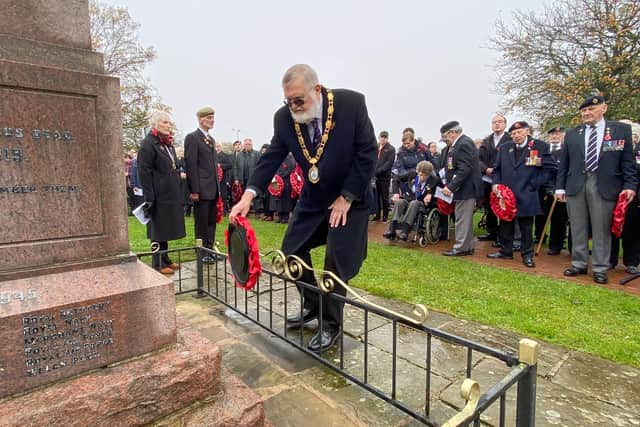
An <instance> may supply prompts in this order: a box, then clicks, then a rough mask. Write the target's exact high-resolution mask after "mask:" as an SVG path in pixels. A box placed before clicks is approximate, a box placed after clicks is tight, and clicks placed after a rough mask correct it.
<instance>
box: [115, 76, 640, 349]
mask: <svg viewBox="0 0 640 427" xmlns="http://www.w3.org/2000/svg"><path fill="white" fill-rule="evenodd" d="M282 89H283V93H284V96H285V100H284V104H285V105H284V106H283V107H281V108H280V109H279V110H278V111H277V112H276V113H275V116H274V136H273V139H272V141H271V143H270V144H265V145H264V146H262V147H261V149H260V151H257V150H255V149H254V147H253V141H252V140H251V139H250V138H247V139H245V140H244V141H243V142H240V141H235V142H234V143H233V150H232V152H230V153H226V152H224V151H223V149H222V145H221V144H219V143H216V142H215V141H214V139H213V137H212V136H211V134H210V133H211V130H212V129H213V127H214V122H215V111H214V110H213V108H211V107H204V108H201V109H200V110H198V111H197V112H196V120H197V129H196V130H194V131H193V132H191V133H190V134H188V135H187V136H186V137H185V140H184V151H182V150H181V149H176V147H175V145H174V141H173V132H172V123H171V117H170V116H169V114H167V113H166V112H161V111H160V112H155V113H154V114H153V115H152V116H151V120H150V128H151V130H150V132H149V134H148V135H146V137H145V138H144V140H143V141H142V142H141V144H140V148H139V151H138V152H137V153H136V152H134V151H131V152H129V153H127V154H126V156H125V161H126V175H127V193H128V196H129V204H130V207H131V209H132V210H133V209H134V208H136V209H141V210H142V211H143V213H144V214H145V216H146V217H147V218H150V221H149V222H148V223H147V236H148V238H149V239H150V240H151V242H153V243H152V245H155V247H156V248H157V249H159V250H160V251H159V252H158V253H157V254H156V255H155V256H154V259H153V267H154V268H156V269H157V270H159V271H160V272H162V273H165V274H172V273H173V272H174V271H175V270H177V269H179V268H180V265H178V264H177V263H175V262H174V261H172V260H171V259H170V257H169V256H168V253H167V252H166V250H167V249H168V241H170V240H176V239H180V238H182V237H184V236H185V222H184V217H185V215H190V214H191V213H192V212H193V216H194V219H195V221H194V223H195V237H196V238H197V239H201V240H202V242H203V245H204V246H205V247H206V248H209V249H212V248H213V245H214V242H215V233H216V224H217V223H218V222H219V221H220V220H221V218H222V217H223V216H224V214H226V213H228V214H229V221H230V223H232V224H236V225H238V223H239V217H246V216H247V215H248V214H249V212H251V211H253V212H254V213H255V214H256V215H257V217H259V218H261V219H263V220H265V221H275V220H276V218H277V221H278V222H281V223H288V227H287V231H286V233H285V236H284V239H283V242H282V251H283V252H284V254H285V255H296V256H298V257H300V258H301V259H302V260H304V261H305V263H306V264H307V265H309V266H311V265H312V262H311V255H310V251H311V249H313V248H315V247H317V246H320V245H326V255H325V265H324V270H326V271H330V272H332V273H333V274H335V275H336V276H337V277H338V278H340V279H341V280H342V281H343V282H344V283H347V282H348V280H349V279H351V278H353V277H354V276H355V275H356V274H357V273H358V271H359V269H360V267H361V265H362V262H363V261H364V259H365V258H366V253H367V238H368V227H367V224H368V222H369V221H370V220H373V221H384V222H388V224H389V225H388V229H387V231H386V232H385V233H384V237H385V238H387V239H389V240H396V239H398V240H408V238H409V234H410V233H411V231H412V229H413V228H414V227H415V224H416V220H417V219H419V218H420V216H421V214H422V213H423V212H424V211H425V210H429V209H431V210H433V209H437V210H438V211H439V212H440V218H441V219H440V221H439V223H438V228H437V233H438V234H439V237H440V238H442V239H447V238H448V234H449V230H450V226H449V224H450V223H454V224H455V226H454V232H455V238H454V243H453V246H452V248H451V249H449V250H447V251H445V252H444V253H443V254H444V255H445V256H468V255H472V254H473V253H474V251H475V245H476V241H477V240H481V241H490V242H491V244H492V246H494V247H495V248H496V249H497V250H496V252H493V253H489V254H488V255H487V256H488V257H489V258H492V259H513V257H514V252H517V251H519V252H520V253H521V256H522V262H523V263H524V264H525V265H526V266H527V267H531V268H533V267H535V262H534V256H533V255H534V248H533V246H534V244H535V243H536V242H539V241H541V240H547V241H548V254H549V255H551V256H553V255H558V254H559V253H560V252H561V251H562V250H563V249H565V248H566V249H568V250H569V251H570V253H571V265H570V266H569V267H568V268H567V269H566V270H565V271H564V274H565V275H566V276H576V275H579V274H586V273H587V266H588V261H589V256H590V255H591V270H592V274H593V279H594V281H595V282H597V283H606V282H607V280H608V279H607V270H608V269H610V268H614V267H615V266H616V264H617V263H618V254H619V246H620V244H622V247H623V251H624V254H623V257H622V262H623V263H624V265H625V267H626V271H627V272H629V273H638V263H639V262H640V243H639V242H640V238H638V237H639V236H638V227H640V224H639V223H638V216H639V215H640V204H639V203H638V199H637V198H636V197H635V196H636V192H637V190H638V183H639V181H640V179H639V178H640V144H638V140H639V138H640V126H638V124H635V123H623V122H615V121H609V120H607V119H605V118H604V117H605V113H606V111H607V104H606V102H605V99H604V98H603V97H601V96H591V97H588V98H587V99H585V100H584V102H583V103H582V104H581V105H580V106H579V108H578V110H579V111H580V115H581V118H582V122H583V124H582V125H580V126H577V127H574V128H572V129H569V130H565V129H564V128H563V127H554V128H552V129H549V130H548V132H547V133H546V140H541V139H537V138H534V137H533V132H532V128H531V126H529V124H528V123H526V122H524V121H516V122H514V123H512V124H511V126H510V127H509V128H508V129H507V120H506V118H505V117H504V116H503V115H500V114H497V115H495V116H494V117H493V118H492V120H491V134H490V135H489V136H487V137H486V138H483V139H476V140H473V139H471V138H470V137H469V136H467V135H465V134H464V133H463V128H462V125H461V123H460V122H458V121H449V122H447V123H445V124H443V125H442V126H441V127H440V129H439V131H440V140H439V142H438V143H437V142H435V141H432V142H429V143H428V144H425V143H423V142H422V141H421V140H420V139H418V138H416V136H415V131H414V130H413V129H412V128H406V129H404V130H403V131H402V145H401V146H400V147H399V148H398V150H397V151H396V149H395V148H394V147H393V145H392V144H391V143H390V141H389V133H388V132H386V131H383V132H380V133H379V138H378V140H377V141H376V137H375V134H374V131H373V125H372V123H371V121H370V119H369V116H368V112H367V107H366V103H365V100H364V96H363V95H362V94H359V93H357V92H354V91H350V90H346V89H335V90H332V89H329V88H326V87H324V86H322V85H321V84H320V83H319V81H318V76H317V74H316V72H315V70H313V69H312V68H311V67H309V66H308V65H306V64H297V65H294V66H292V67H290V68H289V69H288V70H287V71H286V73H285V74H284V77H283V79H282ZM336 122H338V123H340V126H339V127H336ZM334 128H335V129H334ZM376 142H377V143H376ZM439 144H442V145H444V147H443V148H442V149H439ZM625 208H626V210H625ZM478 210H480V211H482V212H483V214H484V219H483V224H484V228H485V231H486V233H485V234H483V235H480V236H475V235H474V214H475V212H477V211H478ZM625 217H626V222H624V227H620V224H621V223H622V222H621V221H622V220H624V219H625ZM450 219H451V220H450ZM241 222H244V221H241ZM549 222H550V223H551V227H550V229H549V233H548V235H547V233H546V225H547V223H549ZM612 226H613V228H612ZM612 229H613V230H616V231H617V232H616V233H615V236H613V237H612ZM567 230H569V233H568V234H567ZM589 238H591V239H592V244H591V251H590V250H589V243H588V240H589ZM565 242H566V244H565ZM565 245H566V246H565ZM202 261H203V262H215V261H216V259H215V257H212V256H206V257H205V258H203V259H202ZM301 282H304V283H306V284H311V285H315V284H316V277H315V275H314V274H313V272H312V271H304V272H303V276H302V279H301ZM300 286H301V285H300ZM299 291H300V293H301V294H302V295H304V299H303V300H304V306H303V307H302V310H301V312H300V313H297V314H295V315H293V316H288V317H287V327H290V328H296V327H303V326H304V325H306V324H307V323H309V322H310V321H312V320H315V319H317V318H318V317H319V315H320V313H322V320H323V324H324V328H320V330H319V331H318V333H317V334H316V335H314V337H313V338H312V339H311V340H310V342H309V344H308V346H309V348H310V349H311V350H312V351H321V350H325V349H326V348H328V347H330V346H332V345H333V344H334V343H335V342H336V339H337V338H338V337H339V336H340V334H341V333H342V330H341V323H342V306H343V303H342V302H340V301H339V300H336V299H333V298H324V299H323V300H322V304H323V308H322V309H320V308H319V304H320V300H319V298H318V292H309V290H308V289H307V290H305V289H304V288H303V287H299ZM332 292H333V293H336V294H339V295H343V296H344V294H345V289H344V288H343V287H342V286H337V287H336V288H335V289H334V291H332Z"/></svg>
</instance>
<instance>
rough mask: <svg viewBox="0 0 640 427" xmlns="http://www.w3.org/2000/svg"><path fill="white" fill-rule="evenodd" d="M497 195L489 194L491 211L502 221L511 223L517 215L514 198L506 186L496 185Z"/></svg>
mask: <svg viewBox="0 0 640 427" xmlns="http://www.w3.org/2000/svg"><path fill="white" fill-rule="evenodd" d="M497 190H498V195H496V193H494V192H493V191H492V192H491V200H490V202H491V210H492V211H493V213H494V214H496V216H497V217H498V218H500V219H501V220H502V221H513V219H514V218H515V217H516V214H517V213H518V208H517V206H516V196H515V195H514V194H513V191H511V189H510V188H509V187H507V186H506V185H502V184H498V185H497Z"/></svg>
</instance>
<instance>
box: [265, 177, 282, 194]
mask: <svg viewBox="0 0 640 427" xmlns="http://www.w3.org/2000/svg"><path fill="white" fill-rule="evenodd" d="M268 190H269V194H271V195H272V196H273V197H280V196H281V195H282V191H283V190H284V180H283V179H282V177H281V176H280V175H274V176H273V179H272V180H271V184H269V188H268Z"/></svg>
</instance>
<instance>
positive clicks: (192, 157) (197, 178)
mask: <svg viewBox="0 0 640 427" xmlns="http://www.w3.org/2000/svg"><path fill="white" fill-rule="evenodd" d="M209 138H210V140H209V141H207V139H206V138H205V135H204V133H202V131H201V130H200V129H196V130H195V131H193V132H191V133H190V134H188V135H187V136H186V137H185V138H184V162H185V166H186V170H187V181H188V182H189V191H190V192H191V193H198V194H199V195H200V200H215V199H216V198H217V197H218V194H219V193H220V186H219V182H218V160H217V153H216V149H215V142H214V140H213V138H211V137H209Z"/></svg>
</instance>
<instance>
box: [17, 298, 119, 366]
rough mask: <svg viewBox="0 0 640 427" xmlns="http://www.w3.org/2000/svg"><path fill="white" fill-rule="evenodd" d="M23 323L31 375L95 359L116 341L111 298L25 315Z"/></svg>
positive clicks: (25, 352)
mask: <svg viewBox="0 0 640 427" xmlns="http://www.w3.org/2000/svg"><path fill="white" fill-rule="evenodd" d="M22 324H23V335H24V357H25V359H24V363H25V368H26V371H25V375H26V376H28V377H33V376H37V375H41V374H45V373H47V372H50V371H56V370H59V369H64V368H66V367H70V366H74V365H78V364H81V363H84V362H86V361H89V360H93V359H96V358H98V357H100V356H101V355H102V354H104V352H105V351H108V349H109V347H110V346H112V345H113V343H114V342H113V318H111V301H104V302H100V303H95V304H89V305H85V306H79V307H72V308H66V309H62V310H59V311H54V312H51V313H45V314H40V315H37V316H25V317H23V319H22Z"/></svg>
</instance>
